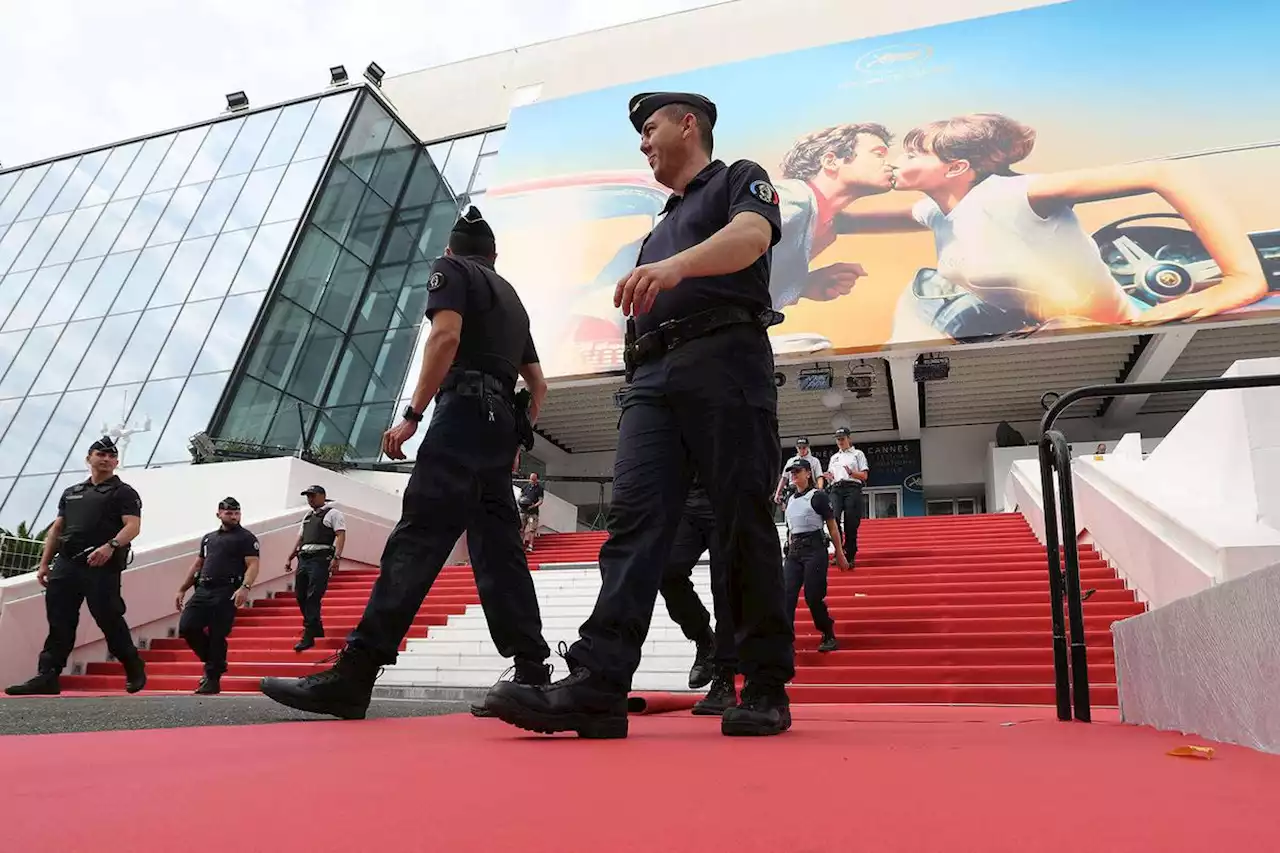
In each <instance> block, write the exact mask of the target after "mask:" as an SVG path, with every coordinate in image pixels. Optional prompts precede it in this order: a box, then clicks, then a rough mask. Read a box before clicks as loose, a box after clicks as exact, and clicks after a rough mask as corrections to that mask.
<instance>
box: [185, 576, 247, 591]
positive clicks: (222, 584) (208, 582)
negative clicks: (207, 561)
mask: <svg viewBox="0 0 1280 853" xmlns="http://www.w3.org/2000/svg"><path fill="white" fill-rule="evenodd" d="M242 583H244V581H243V579H241V578H206V577H203V576H202V577H201V578H200V580H199V582H198V583H197V584H196V586H202V587H204V588H205V589H235V588H236V587H238V586H240V585H241V584H242Z"/></svg>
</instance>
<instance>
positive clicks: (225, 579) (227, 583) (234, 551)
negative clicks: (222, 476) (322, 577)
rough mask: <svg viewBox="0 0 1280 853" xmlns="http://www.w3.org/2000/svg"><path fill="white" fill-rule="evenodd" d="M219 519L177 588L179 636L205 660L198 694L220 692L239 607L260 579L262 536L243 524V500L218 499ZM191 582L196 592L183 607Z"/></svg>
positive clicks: (247, 599) (243, 604) (204, 694)
mask: <svg viewBox="0 0 1280 853" xmlns="http://www.w3.org/2000/svg"><path fill="white" fill-rule="evenodd" d="M218 521H219V522H221V524H220V525H219V526H218V529H217V530H215V531H213V532H212V533H206V534H205V535H204V538H202V539H201V540H200V555H199V556H198V557H196V559H195V562H194V563H192V565H191V571H189V572H187V577H186V579H185V580H183V582H182V586H180V587H178V598H177V605H178V610H180V611H181V612H182V616H181V617H179V619H178V636H180V637H182V639H184V640H186V641H187V645H188V646H190V647H191V651H193V652H195V653H196V657H198V658H200V660H201V661H203V662H204V678H202V679H200V685H199V686H198V687H196V691H195V692H196V693H197V694H198V695H200V696H211V695H213V694H214V693H220V692H221V691H222V674H223V673H224V672H226V671H227V636H228V635H229V634H230V633H231V626H232V625H233V624H234V623H235V621H236V608H239V607H244V606H245V605H246V604H248V603H249V590H251V589H253V584H254V582H255V581H256V580H257V579H258V550H259V548H258V537H257V536H254V535H253V533H252V532H251V531H250V530H249V529H248V528H247V527H242V526H241V525H240V502H239V501H238V500H236V499H235V498H232V497H227V498H223V499H222V500H221V501H219V502H218ZM193 584H194V585H195V587H196V591H195V595H193V596H191V600H190V601H189V602H187V604H186V606H185V607H183V605H182V599H183V597H184V596H185V595H186V594H187V590H189V589H191V587H192V585H193Z"/></svg>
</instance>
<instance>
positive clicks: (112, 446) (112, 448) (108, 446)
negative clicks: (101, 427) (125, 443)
mask: <svg viewBox="0 0 1280 853" xmlns="http://www.w3.org/2000/svg"><path fill="white" fill-rule="evenodd" d="M95 450H100V451H102V452H103V453H109V454H111V455H112V456H119V455H120V450H119V448H117V447H116V443H115V442H114V441H112V440H111V437H110V436H107V435H104V436H103V437H102V438H100V439H98V440H97V441H95V442H94V443H93V444H91V445H89V452H90V453H93V452H94V451H95Z"/></svg>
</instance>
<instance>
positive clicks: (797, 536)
mask: <svg viewBox="0 0 1280 853" xmlns="http://www.w3.org/2000/svg"><path fill="white" fill-rule="evenodd" d="M822 540H823V535H822V531H821V530H809V531H807V532H805V533H792V534H791V538H790V542H791V544H792V545H804V544H807V543H810V542H814V543H816V542H819V541H822ZM824 544H825V543H824Z"/></svg>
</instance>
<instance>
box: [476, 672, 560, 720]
mask: <svg viewBox="0 0 1280 853" xmlns="http://www.w3.org/2000/svg"><path fill="white" fill-rule="evenodd" d="M515 671H516V674H515V677H514V678H512V679H511V680H512V681H514V682H515V683H516V684H527V685H529V686H530V687H542V686H543V685H546V684H550V683H551V667H550V666H549V665H548V664H545V663H533V662H531V661H516V665H515ZM500 683H502V682H501V679H499V684H500ZM489 692H490V693H492V692H493V691H492V690H490V691H489ZM488 701H489V697H488V696H486V697H485V698H484V699H482V700H480V701H479V702H472V703H471V716H473V717H492V716H493V712H492V711H490V710H489V706H488Z"/></svg>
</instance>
